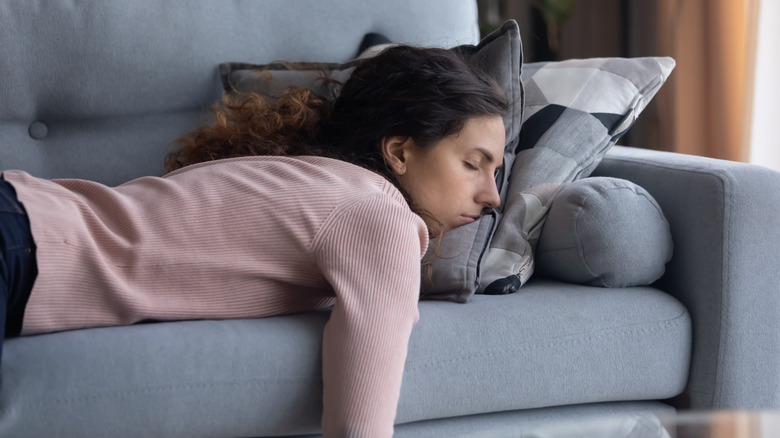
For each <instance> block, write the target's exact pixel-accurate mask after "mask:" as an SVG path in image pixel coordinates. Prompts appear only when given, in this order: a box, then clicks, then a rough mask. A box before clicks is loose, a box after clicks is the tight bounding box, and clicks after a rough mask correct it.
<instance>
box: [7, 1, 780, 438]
mask: <svg viewBox="0 0 780 438" xmlns="http://www.w3.org/2000/svg"><path fill="white" fill-rule="evenodd" d="M476 23H477V17H476V3H475V2H474V1H473V0H458V1H454V0H399V1H392V2H390V1H386V0H361V1H346V0H317V1H315V0H310V1H305V0H265V1H248V0H247V1H225V2H212V1H207V0H196V1H183V0H181V1H171V2H158V1H152V0H134V1H130V2H122V1H113V0H112V1H106V0H94V1H79V2H70V1H64V0H51V1H47V2H44V3H40V2H26V1H16V0H2V1H0V168H3V169H12V168H16V169H24V170H27V171H28V172H30V173H31V174H33V175H36V176H41V177H47V178H57V177H75V178H87V179H93V180H97V181H101V182H104V183H106V184H110V185H114V184H120V183H122V182H123V181H126V180H129V179H131V178H135V177H139V176H143V175H159V174H160V173H161V172H162V159H163V156H164V155H165V153H166V152H167V151H168V149H167V148H168V144H169V142H170V140H171V139H173V138H175V137H176V136H178V135H180V134H182V133H184V132H186V131H188V130H190V129H192V128H194V127H195V126H197V124H198V123H199V122H201V121H202V120H203V119H204V118H205V117H207V113H208V111H207V110H208V108H209V107H210V106H211V104H212V103H213V102H214V101H216V100H217V99H218V97H219V95H220V93H221V86H220V82H219V77H218V72H217V65H218V64H219V63H222V62H231V61H238V62H254V63H265V62H269V61H272V60H276V59H294V60H299V61H344V60H347V59H350V58H351V57H353V56H354V55H355V54H356V51H357V48H358V45H359V43H360V42H361V39H362V38H363V36H364V34H366V33H367V32H381V33H383V34H385V35H387V36H388V37H390V38H391V39H393V40H394V41H401V42H407V43H413V44H423V45H437V46H443V47H449V46H454V45H457V44H463V43H476V42H477V41H478V40H479V33H478V29H477V25H476ZM595 175H598V176H613V177H619V178H624V179H627V180H630V181H633V182H635V183H637V184H639V185H641V186H643V187H644V188H646V189H647V190H648V191H649V192H650V193H651V194H652V195H653V197H655V199H656V200H657V201H658V203H659V204H660V206H661V207H662V209H663V211H664V213H665V215H666V217H667V219H668V221H669V223H670V226H671V232H672V237H673V241H674V256H673V258H672V260H671V262H670V263H669V264H668V265H667V269H666V273H665V274H664V276H663V277H662V278H661V279H660V280H659V281H658V282H656V283H655V284H653V285H652V286H648V287H631V288H609V289H608V288H598V287H589V286H582V285H575V284H569V283H564V282H560V281H555V280H551V279H544V278H532V279H531V280H530V281H529V282H528V283H527V284H526V285H524V286H523V287H522V288H521V290H520V291H519V292H518V293H515V294H512V295H506V296H487V295H475V296H474V297H472V298H471V300H470V301H469V302H468V303H466V304H456V303H449V302H436V301H424V302H421V303H420V314H421V317H420V322H419V324H418V325H417V326H416V327H415V329H414V332H413V334H412V339H411V344H410V348H409V356H408V359H407V364H406V371H405V374H404V383H403V388H402V393H401V399H400V403H399V408H398V415H397V426H396V435H397V436H403V437H435V436H442V437H444V436H446V437H449V436H519V435H520V432H521V431H530V430H538V428H540V427H544V426H545V425H549V424H551V423H553V424H555V423H559V422H565V421H572V422H576V423H578V424H591V425H593V424H597V423H598V424H603V423H599V422H595V423H594V422H592V421H591V422H590V423H588V421H586V420H593V419H597V418H602V416H605V415H606V416H612V415H622V416H624V417H625V418H637V417H636V416H637V415H644V414H645V413H652V414H653V415H656V414H658V413H660V414H661V415H673V414H674V412H675V410H677V409H777V408H780V343H778V342H777V340H776V335H777V334H778V333H780V318H778V316H780V251H778V250H777V249H778V248H780V190H779V189H780V174H778V173H776V172H772V171H770V170H767V169H764V168H761V167H758V166H751V165H746V164H739V163H734V162H725V161H718V160H712V159H706V158H700V157H693V156H683V155H679V154H672V153H663V152H655V151H648V150H642V149H636V148H629V147H614V148H612V150H611V151H610V152H609V153H608V154H607V156H606V157H605V159H604V160H603V161H602V163H601V164H600V166H599V167H598V168H597V169H596V172H595ZM327 318H328V314H327V312H314V313H310V314H299V315H293V316H285V317H275V318H266V319H258V320H236V321H186V322H173V323H155V324H142V325H136V326H131V327H120V328H103V329H91V330H78V331H70V332H63V333H54V334H47V335H42V336H34V337H23V338H15V339H11V340H8V341H7V342H5V344H4V349H5V350H4V354H3V359H2V360H3V363H2V368H1V371H0V372H1V374H0V378H1V379H2V381H1V382H2V386H1V387H0V388H1V389H0V436H3V437H28V436H29V437H87V436H89V437H97V436H106V437H141V436H148V437H179V436H180V437H199V436H203V437H207V436H208V437H238V436H285V435H307V434H315V435H316V434H317V433H318V430H319V420H320V411H321V403H322V401H321V377H320V347H321V331H322V327H323V325H324V324H325V322H326V321H327Z"/></svg>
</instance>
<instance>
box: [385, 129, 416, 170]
mask: <svg viewBox="0 0 780 438" xmlns="http://www.w3.org/2000/svg"><path fill="white" fill-rule="evenodd" d="M412 146H414V142H413V141H412V138H411V137H402V136H391V137H385V138H383V139H382V156H383V157H384V158H385V162H386V163H387V165H388V166H390V168H391V169H393V172H394V173H395V174H396V175H398V176H401V175H403V174H405V173H406V160H407V159H408V158H409V152H410V148H411V147H412Z"/></svg>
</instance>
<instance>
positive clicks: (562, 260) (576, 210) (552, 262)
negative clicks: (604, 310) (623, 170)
mask: <svg viewBox="0 0 780 438" xmlns="http://www.w3.org/2000/svg"><path fill="white" fill-rule="evenodd" d="M671 258H672V236H671V233H670V231H669V223H668V222H667V221H666V217H664V214H663V212H662V211H661V207H660V206H659V205H658V203H657V202H656V201H655V199H653V197H652V196H651V195H650V194H649V193H648V192H647V191H646V190H645V189H643V188H642V187H640V186H638V185H636V184H634V183H632V182H630V181H626V180H622V179H616V178H601V177H598V178H596V177H594V178H585V179H581V180H578V181H575V182H573V183H571V184H569V185H568V186H567V187H565V188H564V189H563V190H561V192H560V193H558V195H557V196H556V197H555V199H554V200H553V202H552V205H551V206H550V211H549V212H548V215H547V220H546V221H545V223H544V227H543V229H542V232H541V235H540V237H539V242H538V246H537V248H536V271H537V273H538V274H541V275H545V276H548V277H552V278H556V279H559V280H563V281H567V282H572V283H579V284H587V285H592V286H602V287H628V286H639V285H648V284H651V283H653V282H654V281H656V280H657V279H659V278H660V277H661V275H663V273H664V270H665V266H666V263H668V262H669V260H671Z"/></svg>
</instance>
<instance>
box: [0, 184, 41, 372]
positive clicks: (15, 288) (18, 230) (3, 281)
mask: <svg viewBox="0 0 780 438" xmlns="http://www.w3.org/2000/svg"><path fill="white" fill-rule="evenodd" d="M37 275H38V265H37V263H36V261H35V242H33V237H32V232H31V231H30V220H29V219H28V218H27V212H26V211H25V210H24V206H22V204H21V203H20V202H19V200H18V199H17V198H16V191H14V188H13V187H12V186H11V185H10V184H8V183H7V182H6V181H5V180H3V179H2V178H0V361H1V360H2V358H3V346H2V340H3V339H5V338H10V337H14V336H19V334H20V333H21V331H22V317H23V316H24V307H25V305H26V304H27V299H28V298H29V297H30V291H31V290H32V286H33V283H34V282H35V277H36V276H37ZM0 363H2V362H0Z"/></svg>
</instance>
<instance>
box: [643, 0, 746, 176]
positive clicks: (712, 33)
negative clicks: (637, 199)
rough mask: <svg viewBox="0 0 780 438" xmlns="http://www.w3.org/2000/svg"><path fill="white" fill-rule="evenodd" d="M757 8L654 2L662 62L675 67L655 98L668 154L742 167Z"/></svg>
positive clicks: (697, 0) (735, 2)
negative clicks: (666, 59)
mask: <svg viewBox="0 0 780 438" xmlns="http://www.w3.org/2000/svg"><path fill="white" fill-rule="evenodd" d="M758 2H759V0H658V38H659V41H658V49H659V52H660V53H659V54H660V55H663V56H671V57H673V58H674V59H675V60H676V61H677V67H676V68H675V70H674V72H673V73H672V75H671V77H670V78H669V81H668V83H667V84H666V85H665V86H664V87H669V88H671V92H667V93H664V94H663V96H662V95H660V94H659V96H658V98H659V102H658V105H659V110H660V112H661V114H662V116H661V117H662V122H661V123H662V125H663V126H665V129H664V136H666V137H668V138H665V139H663V144H666V145H669V148H670V150H673V151H675V152H682V153H686V154H694V155H704V156H709V157H713V158H721V159H727V160H735V161H747V159H748V157H749V144H750V110H751V108H752V94H753V89H752V88H753V87H752V84H753V76H754V66H755V60H754V58H755V38H756V32H757V30H756V28H757V23H758Z"/></svg>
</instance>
